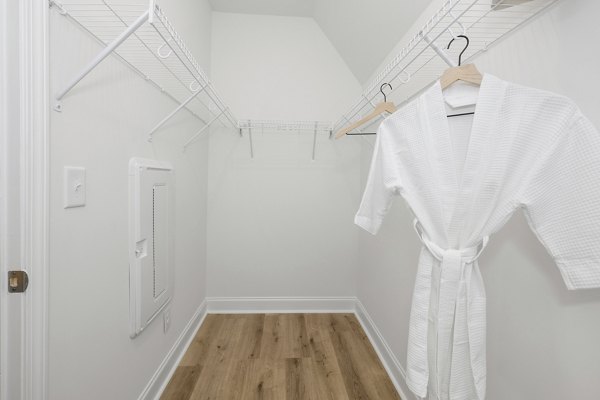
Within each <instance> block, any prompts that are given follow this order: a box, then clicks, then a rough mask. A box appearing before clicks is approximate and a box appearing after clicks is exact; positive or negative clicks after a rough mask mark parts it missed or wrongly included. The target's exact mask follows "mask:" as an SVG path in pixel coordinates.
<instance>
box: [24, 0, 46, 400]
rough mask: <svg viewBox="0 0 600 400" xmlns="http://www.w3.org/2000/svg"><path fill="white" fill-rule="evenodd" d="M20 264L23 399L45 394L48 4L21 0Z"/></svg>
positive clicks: (40, 397) (40, 0) (42, 0)
mask: <svg viewBox="0 0 600 400" xmlns="http://www.w3.org/2000/svg"><path fill="white" fill-rule="evenodd" d="M19 43H20V49H19V70H20V73H21V75H20V77H19V83H20V94H21V95H20V114H21V115H20V140H21V144H20V146H21V155H20V157H21V171H20V172H21V207H22V208H21V248H22V250H21V263H22V268H23V269H25V270H27V272H28V273H29V289H28V290H27V292H26V293H25V295H24V296H25V297H24V300H25V307H24V319H23V321H24V322H23V366H22V371H23V375H22V383H23V395H22V398H23V399H25V400H45V399H46V398H47V396H48V206H49V190H48V182H49V176H48V172H49V143H48V139H49V129H48V118H49V116H48V110H49V101H48V2H47V0H20V1H19Z"/></svg>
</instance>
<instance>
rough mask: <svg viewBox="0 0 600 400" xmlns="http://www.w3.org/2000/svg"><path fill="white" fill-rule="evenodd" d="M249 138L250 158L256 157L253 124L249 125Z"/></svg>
mask: <svg viewBox="0 0 600 400" xmlns="http://www.w3.org/2000/svg"><path fill="white" fill-rule="evenodd" d="M248 139H250V158H252V159H254V144H253V143H252V124H249V125H248Z"/></svg>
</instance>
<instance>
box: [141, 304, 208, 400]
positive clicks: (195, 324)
mask: <svg viewBox="0 0 600 400" xmlns="http://www.w3.org/2000/svg"><path fill="white" fill-rule="evenodd" d="M206 314H207V307H206V301H203V302H202V304H200V306H199V307H198V309H197V310H196V312H195V313H194V315H193V316H192V318H191V319H190V321H189V322H188V324H187V325H186V327H185V329H184V330H183V332H181V335H179V337H178V338H177V341H175V344H174V345H173V347H172V348H171V350H170V351H169V353H168V354H167V356H166V357H165V358H164V360H163V362H162V363H161V364H160V366H159V367H158V369H157V370H156V372H155V373H154V375H153V376H152V379H150V382H148V384H147V385H146V387H145V388H144V390H143V391H142V393H141V394H140V396H139V397H138V400H150V399H153V400H159V399H160V396H161V394H162V392H163V391H164V390H165V388H166V387H167V384H168V383H169V381H170V380H171V377H172V376H173V374H174V373H175V370H176V369H177V366H178V365H179V362H180V361H181V359H182V358H183V355H184V354H185V352H186V351H187V348H188V347H189V345H190V344H191V343H192V340H193V339H194V337H195V336H196V332H198V329H200V326H201V325H202V322H203V321H204V318H205V317H206Z"/></svg>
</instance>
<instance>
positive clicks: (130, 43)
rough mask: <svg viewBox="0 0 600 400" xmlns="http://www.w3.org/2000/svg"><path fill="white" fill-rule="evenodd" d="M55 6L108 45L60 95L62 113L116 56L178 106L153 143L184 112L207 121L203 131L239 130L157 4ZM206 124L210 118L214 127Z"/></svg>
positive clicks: (67, 4)
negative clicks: (81, 85)
mask: <svg viewBox="0 0 600 400" xmlns="http://www.w3.org/2000/svg"><path fill="white" fill-rule="evenodd" d="M50 5H51V6H53V7H54V8H56V10H57V11H58V12H59V13H60V14H62V15H64V16H65V17H68V18H69V19H71V20H72V21H74V22H75V23H76V24H77V25H79V26H80V27H81V28H83V29H84V30H85V31H87V32H88V33H89V34H91V35H92V36H93V37H94V38H95V39H97V41H98V42H99V43H100V44H101V45H102V46H103V49H102V50H101V52H100V53H99V54H98V55H97V56H96V58H95V59H94V60H92V61H91V62H90V63H89V64H88V65H87V66H86V67H85V68H84V69H83V70H82V71H81V73H80V74H79V75H77V76H76V77H74V79H73V80H72V81H70V82H69V83H68V84H66V85H65V86H64V89H62V90H61V91H60V92H58V93H57V95H56V100H57V104H56V106H55V109H56V110H57V111H61V110H62V107H63V106H62V103H61V101H62V99H63V98H64V97H65V96H66V95H67V94H68V93H69V91H70V90H71V89H73V88H74V87H75V86H76V85H77V83H78V82H79V81H80V80H82V79H84V78H85V76H87V74H88V73H90V72H91V71H92V70H93V69H94V68H95V67H96V66H97V65H98V64H99V63H100V62H101V61H102V60H104V58H106V57H108V56H109V55H111V54H114V55H116V56H118V57H119V58H120V59H121V60H122V61H124V62H125V63H126V64H127V65H128V66H129V67H131V68H132V69H133V70H134V71H135V72H137V73H138V74H139V75H140V76H141V77H142V78H144V79H146V80H148V81H149V82H151V83H152V84H154V85H155V86H156V87H157V88H158V89H160V90H161V91H162V92H164V93H165V94H166V95H168V96H169V97H171V98H172V99H173V100H174V101H175V102H176V103H177V104H178V106H177V107H176V108H175V109H174V110H173V112H172V113H170V114H169V115H168V116H166V117H165V118H164V119H163V120H161V121H160V122H159V121H157V125H156V126H155V127H154V128H153V129H152V130H151V131H150V132H148V135H149V139H151V137H152V135H153V134H154V133H155V132H157V131H158V130H159V129H160V128H161V127H162V126H163V125H164V124H165V123H166V122H167V121H168V120H169V119H170V118H171V117H173V116H174V115H175V114H176V113H177V112H179V111H181V110H182V109H187V110H188V111H190V112H191V113H192V114H194V115H195V116H196V117H197V118H199V119H200V120H201V121H203V122H204V124H205V125H204V127H203V130H204V129H206V128H208V126H210V124H211V123H212V122H216V121H220V122H221V123H222V124H223V125H225V126H226V125H231V126H232V127H234V128H237V127H238V124H237V120H236V119H235V117H234V116H233V114H232V113H231V111H230V110H229V108H228V107H227V105H226V104H225V103H224V102H223V100H222V99H221V97H220V96H219V95H218V93H217V92H216V91H215V89H214V88H213V86H212V84H211V82H210V80H209V79H208V77H207V76H206V74H205V73H204V71H203V70H202V69H201V68H200V66H199V65H198V62H197V61H196V60H195V58H194V56H193V55H192V53H191V52H190V51H189V50H188V48H187V46H186V45H185V43H184V42H183V40H182V38H181V37H180V36H179V34H178V33H177V32H176V31H175V29H174V28H173V26H172V25H171V23H170V22H169V20H168V19H167V17H166V16H165V14H164V13H163V11H162V9H161V8H160V7H159V6H158V5H156V4H155V3H154V1H150V2H149V5H148V2H147V1H145V2H144V4H115V5H111V4H109V3H108V2H106V1H105V0H101V1H99V2H98V3H94V4H82V3H62V2H58V1H55V0H50ZM206 116H208V118H207V117H206ZM205 119H210V122H207V121H206V120H205ZM203 130H202V131H203ZM202 131H200V132H199V133H201V132H202ZM199 133H198V134H199ZM198 134H197V135H198ZM197 135H194V137H193V138H195V137H196V136H197ZM188 144H189V143H187V144H186V146H187V145H188Z"/></svg>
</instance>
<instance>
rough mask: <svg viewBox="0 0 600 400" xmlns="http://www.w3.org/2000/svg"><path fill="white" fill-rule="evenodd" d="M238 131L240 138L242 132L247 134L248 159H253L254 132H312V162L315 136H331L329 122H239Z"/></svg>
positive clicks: (315, 143)
mask: <svg viewBox="0 0 600 400" xmlns="http://www.w3.org/2000/svg"><path fill="white" fill-rule="evenodd" d="M238 129H239V130H240V136H242V133H243V131H244V130H246V131H247V132H248V139H249V141H250V157H251V158H254V142H253V140H252V133H253V132H256V131H260V132H265V131H271V132H295V133H298V132H312V134H313V144H312V160H313V161H314V160H315V158H316V151H317V134H318V133H320V132H325V133H327V134H328V135H329V138H331V136H332V135H333V126H332V125H331V122H323V121H283V120H252V119H247V120H241V121H239V122H238Z"/></svg>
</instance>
